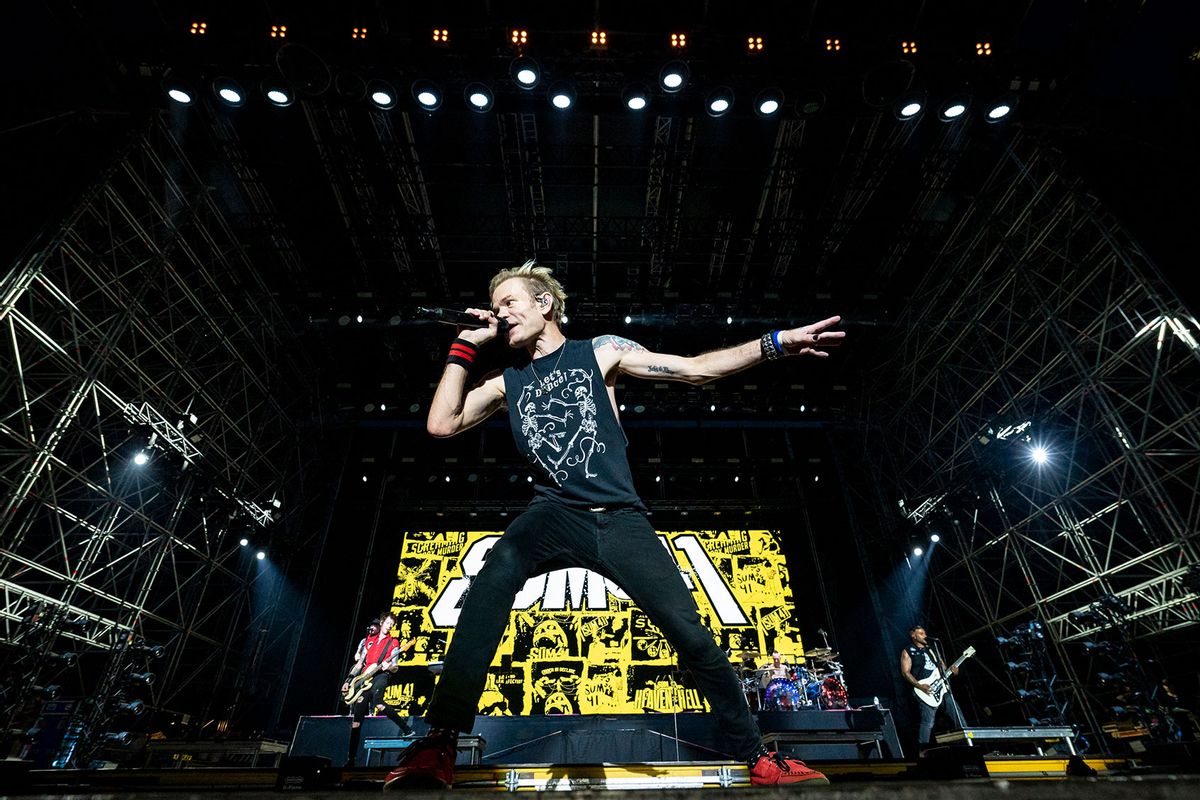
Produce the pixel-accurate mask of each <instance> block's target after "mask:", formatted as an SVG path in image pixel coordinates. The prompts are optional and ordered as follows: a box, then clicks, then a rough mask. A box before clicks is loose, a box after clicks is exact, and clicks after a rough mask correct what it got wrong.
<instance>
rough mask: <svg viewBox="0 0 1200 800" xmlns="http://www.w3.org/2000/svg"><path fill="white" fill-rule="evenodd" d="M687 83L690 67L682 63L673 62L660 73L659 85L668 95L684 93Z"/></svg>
mask: <svg viewBox="0 0 1200 800" xmlns="http://www.w3.org/2000/svg"><path fill="white" fill-rule="evenodd" d="M687 81H688V67H687V64H685V63H683V62H682V61H671V62H669V63H667V64H666V65H664V66H663V68H662V69H661V70H659V72H658V85H659V86H661V87H662V90H663V91H664V92H667V93H668V94H674V93H675V92H679V91H682V90H683V87H684V86H686V85H687Z"/></svg>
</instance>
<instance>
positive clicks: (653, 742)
mask: <svg viewBox="0 0 1200 800" xmlns="http://www.w3.org/2000/svg"><path fill="white" fill-rule="evenodd" d="M758 718H759V726H760V728H762V731H763V733H764V735H768V736H769V735H770V734H778V735H779V737H780V739H781V740H782V741H784V742H785V743H786V744H785V746H783V747H781V749H785V750H788V751H790V752H792V753H795V754H796V755H798V756H799V757H800V758H804V759H812V760H825V761H828V760H868V759H879V758H900V757H901V755H902V754H901V751H900V744H899V740H898V739H897V736H896V729H895V726H894V725H893V724H892V719H891V715H890V714H887V713H886V712H884V713H880V712H879V711H877V710H875V709H866V710H863V711H794V712H763V713H760V714H759V715H758ZM414 727H415V728H416V730H417V732H418V733H422V732H424V730H425V726H424V723H423V722H421V721H419V720H418V721H416V722H415V724H414ZM473 732H474V733H476V734H478V735H480V736H482V737H483V738H484V739H485V740H486V741H487V749H486V751H485V753H484V757H483V762H484V763H485V764H519V763H525V764H541V763H556V764H598V763H604V762H608V763H630V762H639V761H712V760H716V759H720V758H721V757H722V755H721V754H722V750H721V747H722V742H721V740H720V739H719V738H718V737H719V731H718V730H717V726H716V723H715V722H714V720H713V719H712V717H711V716H710V715H708V714H680V715H678V717H674V716H672V715H670V714H633V715H617V716H577V717H567V716H554V717H477V718H476V721H475V729H474V731H473ZM397 734H398V732H397V729H396V726H395V725H394V724H392V722H390V721H389V720H388V719H386V718H384V717H368V718H367V719H365V720H364V721H363V735H362V738H363V739H366V738H369V737H390V736H396V735H397ZM676 738H678V739H679V740H680V743H679V746H678V751H677V750H676V744H675V739H676ZM876 741H878V742H879V746H878V747H876V746H875V742H876ZM349 743H350V718H349V717H302V718H301V719H300V723H299V725H297V727H296V736H295V738H294V739H293V742H292V748H291V750H290V753H289V754H290V755H293V756H306V755H313V756H324V757H326V758H328V759H329V760H330V761H331V763H333V764H335V765H340V764H343V763H345V761H346V749H347V747H348V745H349ZM396 757H397V755H396V753H394V752H393V753H389V754H387V755H385V756H384V757H383V758H384V759H385V760H386V763H392V762H394V761H395V759H396ZM460 761H461V763H466V756H465V755H464V754H460ZM356 763H358V764H359V765H365V764H366V753H365V752H363V751H362V750H361V749H360V752H359V754H358V757H357V759H356ZM379 763H381V761H380V756H379V754H376V755H375V757H374V759H373V761H372V764H379Z"/></svg>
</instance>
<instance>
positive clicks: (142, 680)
mask: <svg viewBox="0 0 1200 800" xmlns="http://www.w3.org/2000/svg"><path fill="white" fill-rule="evenodd" d="M126 681H127V682H129V683H133V684H137V685H138V686H151V685H153V683H154V673H153V672H134V673H130V675H129V676H128V677H127V678H126Z"/></svg>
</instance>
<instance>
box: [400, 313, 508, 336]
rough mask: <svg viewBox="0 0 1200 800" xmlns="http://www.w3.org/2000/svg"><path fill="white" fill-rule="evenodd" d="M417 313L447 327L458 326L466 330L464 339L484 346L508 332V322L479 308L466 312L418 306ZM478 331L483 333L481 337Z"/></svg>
mask: <svg viewBox="0 0 1200 800" xmlns="http://www.w3.org/2000/svg"><path fill="white" fill-rule="evenodd" d="M417 313H418V314H420V315H421V316H423V317H427V318H429V319H432V320H436V321H437V322H441V323H444V324H446V325H457V326H458V327H459V328H466V329H467V330H465V331H461V332H460V335H461V336H462V338H464V339H466V340H467V341H469V342H473V343H474V344H484V343H485V342H487V341H489V340H491V339H494V338H495V337H496V336H498V335H501V336H502V335H504V334H505V333H507V332H508V320H506V319H501V318H499V317H497V316H496V315H495V314H493V313H492V312H490V311H484V310H482V309H478V308H468V309H467V310H466V311H455V310H453V309H450V308H425V307H424V306H417ZM476 331H479V332H482V333H483V334H484V335H479V334H477V333H476Z"/></svg>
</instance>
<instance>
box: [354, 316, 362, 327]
mask: <svg viewBox="0 0 1200 800" xmlns="http://www.w3.org/2000/svg"><path fill="white" fill-rule="evenodd" d="M354 321H355V322H357V323H359V324H360V325H361V324H362V314H359V315H358V316H356V317H355V318H354Z"/></svg>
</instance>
